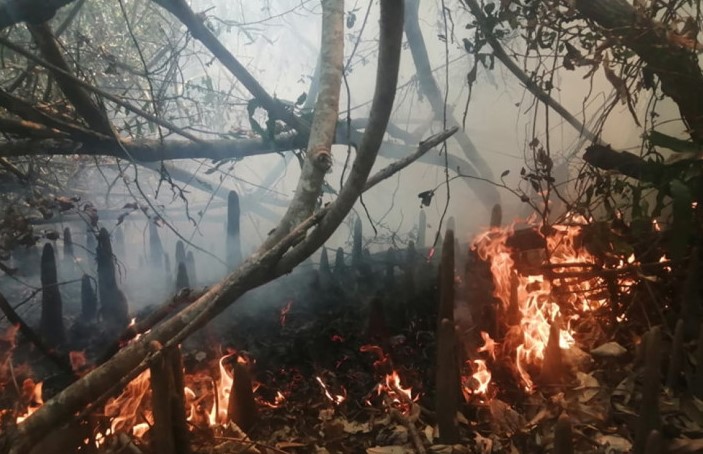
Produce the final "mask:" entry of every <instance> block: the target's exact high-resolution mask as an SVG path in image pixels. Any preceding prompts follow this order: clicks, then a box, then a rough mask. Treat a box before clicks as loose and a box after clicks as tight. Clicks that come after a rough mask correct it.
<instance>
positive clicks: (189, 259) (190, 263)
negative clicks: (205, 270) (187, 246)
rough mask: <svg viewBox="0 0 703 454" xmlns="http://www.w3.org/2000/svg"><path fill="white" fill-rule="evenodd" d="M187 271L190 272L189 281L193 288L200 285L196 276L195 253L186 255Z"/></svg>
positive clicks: (191, 252) (190, 252)
mask: <svg viewBox="0 0 703 454" xmlns="http://www.w3.org/2000/svg"><path fill="white" fill-rule="evenodd" d="M186 270H187V271H188V278H189V279H188V281H189V282H190V286H191V287H195V286H196V285H198V277H197V275H196V274H195V255H194V254H193V251H188V253H187V254H186Z"/></svg>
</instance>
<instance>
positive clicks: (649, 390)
mask: <svg viewBox="0 0 703 454" xmlns="http://www.w3.org/2000/svg"><path fill="white" fill-rule="evenodd" d="M643 342H646V343H645V344H644V384H643V386H642V401H641V402H640V411H639V419H638V420H637V423H636V424H637V426H636V428H635V442H634V446H633V452H634V453H635V454H642V453H644V452H645V450H646V445H647V438H648V437H649V434H650V433H651V432H652V431H653V430H659V429H660V427H661V419H660V416H659V390H660V386H661V378H660V370H659V368H660V367H661V328H659V327H658V326H656V327H654V328H652V329H651V330H649V332H648V333H647V335H646V341H645V340H643Z"/></svg>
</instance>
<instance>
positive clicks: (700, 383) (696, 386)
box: [691, 325, 703, 399]
mask: <svg viewBox="0 0 703 454" xmlns="http://www.w3.org/2000/svg"><path fill="white" fill-rule="evenodd" d="M696 345H697V347H696V356H695V358H696V371H695V373H694V374H693V383H691V388H692V389H691V391H692V392H693V395H694V396H696V397H698V398H699V399H703V325H702V326H701V328H700V332H699V333H698V343H697V344H696Z"/></svg>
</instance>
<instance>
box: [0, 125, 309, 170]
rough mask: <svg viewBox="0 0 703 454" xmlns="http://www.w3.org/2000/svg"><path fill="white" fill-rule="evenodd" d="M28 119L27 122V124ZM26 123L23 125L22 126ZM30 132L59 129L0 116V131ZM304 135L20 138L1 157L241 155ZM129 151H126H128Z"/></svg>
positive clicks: (1, 147)
mask: <svg viewBox="0 0 703 454" xmlns="http://www.w3.org/2000/svg"><path fill="white" fill-rule="evenodd" d="M5 123H7V124H5ZM25 123H26V124H25ZM23 125H24V127H23ZM14 130H17V132H21V131H24V132H28V133H31V136H30V137H32V136H33V137H36V138H41V137H42V136H43V135H49V134H58V132H56V131H53V130H50V129H46V128H41V127H38V126H37V127H35V126H34V125H33V124H32V123H29V122H23V123H19V124H18V122H14V123H10V122H7V121H3V120H0V131H7V132H13V131H14ZM304 145H305V142H304V138H301V137H300V135H298V134H296V133H285V134H282V135H280V136H279V137H277V138H276V140H274V141H269V140H262V139H217V140H209V141H207V142H200V143H194V142H186V141H184V140H169V141H164V142H161V141H160V140H156V139H140V140H123V141H122V146H120V145H119V144H117V143H115V142H114V141H113V140H107V139H105V140H86V141H83V142H76V141H73V140H60V139H45V140H33V139H30V140H20V141H13V142H7V143H3V144H0V157H6V158H9V157H16V156H40V155H49V156H59V155H64V156H65V155H75V154H80V155H88V156H114V157H116V158H121V159H125V160H131V159H134V161H136V162H156V161H163V160H169V159H198V158H205V159H213V160H216V161H219V160H223V159H241V158H245V157H247V156H257V155H262V154H269V153H277V152H281V151H288V150H293V149H295V148H302V147H303V146H304ZM125 151H126V153H125Z"/></svg>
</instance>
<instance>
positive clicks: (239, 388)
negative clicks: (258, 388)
mask: <svg viewBox="0 0 703 454" xmlns="http://www.w3.org/2000/svg"><path fill="white" fill-rule="evenodd" d="M232 378H233V380H234V382H233V383H232V391H231V392H230V395H229V403H228V405H227V417H228V418H229V420H230V421H232V422H233V423H235V424H236V425H237V426H239V428H240V429H242V430H243V431H244V432H245V433H246V434H247V435H249V434H250V433H251V430H252V428H253V427H254V424H256V420H257V418H258V409H257V408H256V402H255V401H254V391H253V388H252V386H251V377H250V376H249V371H248V370H247V367H246V366H245V365H244V364H241V363H239V362H236V363H235V364H234V367H233V368H232Z"/></svg>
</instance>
